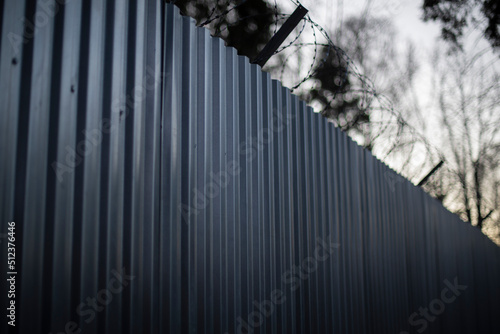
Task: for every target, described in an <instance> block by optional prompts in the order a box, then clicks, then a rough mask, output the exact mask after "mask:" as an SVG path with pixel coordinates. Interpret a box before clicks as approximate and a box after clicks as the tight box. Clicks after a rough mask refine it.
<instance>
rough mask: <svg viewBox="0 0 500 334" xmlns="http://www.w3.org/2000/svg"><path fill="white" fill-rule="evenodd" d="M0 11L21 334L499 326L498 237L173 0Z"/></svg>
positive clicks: (480, 329)
mask: <svg viewBox="0 0 500 334" xmlns="http://www.w3.org/2000/svg"><path fill="white" fill-rule="evenodd" d="M47 4H49V5H47ZM50 4H51V5H50ZM0 7H1V8H2V9H3V12H2V24H1V28H0V29H2V43H1V49H0V96H1V101H2V105H1V113H0V122H1V129H2V132H1V138H2V139H1V142H0V158H1V164H0V182H1V190H2V191H1V192H0V218H1V230H0V233H2V235H1V236H2V239H1V240H2V242H1V243H0V245H1V256H2V262H1V263H2V274H1V283H0V285H1V291H2V292H1V295H2V297H1V305H0V306H1V308H2V309H3V310H4V312H6V315H9V312H10V311H9V310H7V311H5V310H6V309H7V308H8V307H9V306H10V302H11V300H15V306H16V307H15V324H16V327H15V328H16V329H17V330H19V332H20V333H49V332H50V333H59V332H64V333H77V332H78V330H79V329H81V333H384V334H385V333H400V332H402V331H403V332H404V331H407V332H412V333H413V332H419V333H424V332H425V333H498V332H500V325H499V322H498V314H500V249H499V248H498V247H497V246H496V245H495V244H493V243H492V242H491V241H490V240H489V239H487V238H486V237H485V236H484V235H483V234H482V233H481V232H480V231H478V230H477V229H476V228H474V227H472V226H470V225H469V224H467V223H464V222H462V221H460V219H459V218H458V217H456V216H455V215H453V214H451V213H449V212H448V211H447V210H446V209H444V208H443V206H442V205H441V204H440V203H439V202H437V201H436V200H434V199H432V198H431V197H429V196H428V195H427V194H425V193H424V192H423V191H422V190H421V189H419V188H417V187H415V186H414V185H412V184H411V183H410V182H408V181H407V180H405V179H403V178H402V177H400V176H399V175H397V174H396V173H394V172H393V171H391V170H390V169H389V168H388V167H386V166H385V165H384V164H382V163H381V162H379V161H378V160H376V159H375V158H374V157H373V156H372V155H371V154H370V152H368V151H366V150H363V149H362V148H360V147H358V146H357V145H356V144H355V143H354V142H353V141H352V140H350V139H349V138H348V137H347V136H346V135H345V134H344V133H342V132H341V131H339V130H338V129H336V128H334V127H333V125H331V124H330V123H328V122H326V121H325V119H324V118H322V117H321V116H319V115H318V114H315V113H313V111H312V110H311V108H310V107H307V106H306V105H305V103H304V102H303V101H300V100H299V99H298V98H297V97H296V96H293V95H292V94H290V91H289V90H288V89H286V88H284V87H282V86H281V84H280V83H279V82H278V81H275V80H272V79H271V78H270V76H269V75H268V74H267V73H263V72H262V71H261V70H260V68H259V67H258V66H257V65H251V64H249V61H248V59H246V58H244V57H241V56H238V55H237V54H236V51H235V50H234V49H231V48H226V47H225V46H224V44H223V42H222V41H221V40H219V39H216V38H212V37H210V36H209V33H208V31H207V30H205V29H200V28H196V27H195V25H194V23H193V21H192V20H190V19H188V18H186V17H181V16H180V15H179V13H178V11H177V9H176V8H175V7H173V6H172V5H165V4H163V3H162V1H159V0H158V1H153V0H151V1H137V2H135V1H132V2H125V1H113V0H108V1H104V0H102V1H97V0H95V1H80V0H73V1H71V0H67V1H65V2H64V4H63V2H62V1H58V2H54V1H38V2H35V1H22V0H16V1H14V0H4V1H2V2H0ZM22 18H24V19H22ZM30 24H31V26H33V29H32V30H33V33H32V32H31V30H30V29H31V28H30ZM16 36H17V37H20V38H21V39H20V40H19V39H18V38H17V37H16ZM16 38H17V39H16ZM16 41H17V42H16ZM19 41H20V42H19ZM12 221H13V222H15V238H16V239H15V247H16V259H15V261H16V262H15V268H14V269H15V271H16V272H17V274H16V275H14V277H15V297H14V298H11V297H8V296H7V292H8V291H9V289H11V288H12V285H11V281H7V278H10V277H11V276H12V275H7V274H6V272H8V271H11V270H9V269H6V267H7V259H8V251H7V250H8V247H7V242H8V241H7V239H8V232H9V230H8V227H9V226H8V224H7V222H12ZM9 247H10V246H9ZM12 271H13V270H12ZM10 319H11V318H9V317H5V315H4V316H3V320H2V322H1V325H0V328H1V332H3V333H5V332H7V330H8V329H11V330H12V329H13V327H12V326H10V325H8V323H7V322H8V321H10Z"/></svg>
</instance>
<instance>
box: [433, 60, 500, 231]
mask: <svg viewBox="0 0 500 334" xmlns="http://www.w3.org/2000/svg"><path fill="white" fill-rule="evenodd" d="M487 55H488V53H485V52H480V53H477V54H474V55H472V56H470V55H468V54H467V53H464V52H455V53H453V54H448V55H446V56H443V53H442V52H436V53H435V54H434V56H433V60H432V68H433V69H434V70H435V73H434V79H435V80H434V87H433V91H434V92H435V96H434V101H435V110H436V111H437V113H436V116H437V119H438V124H439V126H437V127H433V128H432V129H430V131H431V132H432V133H433V134H434V135H433V136H434V138H435V139H436V140H437V143H438V145H439V147H440V150H441V153H442V154H443V156H444V157H445V159H446V162H447V168H445V169H442V170H441V171H440V173H438V174H437V175H436V176H435V177H434V178H433V180H432V181H431V182H429V183H428V184H427V185H426V186H425V189H426V190H427V191H428V192H430V193H431V194H433V195H434V196H436V197H437V198H439V199H441V200H444V203H445V204H446V205H447V206H448V208H450V209H451V210H452V211H455V212H456V213H457V214H459V215H460V216H461V217H462V218H463V219H464V220H467V221H469V222H470V223H471V224H472V225H475V226H477V227H478V228H480V229H483V228H485V227H487V228H488V229H491V228H492V227H496V228H498V227H499V225H500V219H499V213H498V210H499V209H500V203H499V188H500V80H499V79H500V76H499V73H498V72H497V70H496V67H495V63H496V57H492V58H491V59H490V62H488V60H487V58H488V56H487ZM492 62H493V63H492ZM487 225H488V226H487Z"/></svg>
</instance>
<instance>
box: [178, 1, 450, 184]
mask: <svg viewBox="0 0 500 334" xmlns="http://www.w3.org/2000/svg"><path fill="white" fill-rule="evenodd" d="M288 1H289V2H290V3H291V4H292V5H293V6H294V7H296V6H299V5H301V3H300V2H299V1H294V0H288ZM175 2H176V1H174V3H175ZM246 3H247V0H241V1H237V2H235V1H231V0H227V1H225V2H224V5H223V6H221V5H220V1H219V0H217V1H215V4H214V7H213V8H211V10H210V12H209V15H208V17H207V18H206V19H205V20H204V21H203V22H201V23H200V24H199V26H202V27H207V28H209V29H211V30H212V31H213V32H214V33H215V34H216V35H217V36H221V35H222V33H224V32H225V31H226V30H228V29H230V27H232V26H235V25H238V24H241V23H244V21H246V20H249V19H251V18H256V17H259V16H271V17H273V19H272V20H271V21H272V22H271V23H269V25H268V26H269V27H266V28H269V29H271V31H272V34H273V35H274V34H276V32H277V31H278V29H279V28H280V27H281V26H282V25H283V23H284V22H285V21H286V20H287V19H288V18H289V17H290V16H291V14H290V13H283V12H282V11H281V9H280V7H279V5H278V2H277V0H273V1H271V3H268V5H269V6H268V12H265V13H260V14H255V15H249V16H245V17H236V19H235V20H234V21H233V22H230V20H227V19H226V18H227V16H228V15H229V14H230V13H232V12H233V11H235V10H237V9H238V8H239V7H241V6H242V5H244V4H246ZM223 19H224V20H225V22H224V28H222V29H220V28H219V29H217V28H216V27H217V26H220V22H218V21H222V20H223ZM271 26H273V28H271ZM308 50H310V51H308ZM299 54H301V55H303V54H308V55H307V56H306V57H303V56H300V58H301V61H302V60H304V59H307V60H308V64H307V65H306V66H305V67H304V64H302V63H300V64H296V67H297V69H296V70H295V71H294V70H292V65H291V63H292V62H294V61H295V62H296V61H297V58H298V55H299ZM279 55H281V56H279ZM274 56H279V59H276V57H272V58H271V60H270V63H269V64H266V66H265V67H264V69H265V70H268V71H270V72H271V74H272V75H277V77H278V79H279V80H280V81H281V82H282V83H283V85H284V86H288V87H289V88H290V90H291V91H292V92H294V93H298V94H299V95H300V96H301V97H307V93H308V92H309V91H311V90H313V89H315V88H317V86H318V78H317V76H318V73H320V72H321V71H322V69H323V68H324V66H325V65H326V64H327V62H328V61H329V60H330V59H336V62H337V63H338V64H343V65H344V66H343V67H344V69H343V71H341V73H340V74H341V75H340V77H339V75H338V74H339V73H336V75H337V77H336V78H333V79H334V80H333V82H336V85H337V86H338V87H342V86H344V84H345V83H346V82H347V81H348V80H350V81H353V82H352V86H353V87H357V88H351V89H350V90H349V92H348V93H349V94H355V95H356V96H357V97H358V98H359V99H360V101H361V102H360V103H361V106H360V109H361V110H363V111H365V112H367V113H368V114H370V115H373V114H374V113H378V116H377V117H379V118H380V119H383V121H376V120H370V123H371V130H370V131H372V133H371V136H372V141H373V143H372V144H373V145H374V151H377V153H378V154H379V159H380V160H381V161H383V162H386V161H387V159H388V158H389V157H390V156H391V155H393V154H395V152H399V153H401V152H402V151H403V150H407V151H408V152H409V153H408V154H409V156H408V157H407V158H406V159H405V161H404V162H403V163H402V164H401V166H400V167H399V168H397V167H396V171H397V172H399V173H403V172H404V171H405V169H406V167H407V166H408V165H409V164H410V163H411V155H412V154H413V152H415V151H416V149H415V146H416V145H421V146H423V147H424V149H425V151H426V152H427V153H426V154H427V156H434V157H436V160H437V158H444V154H443V153H442V152H440V150H439V149H438V148H437V147H435V146H434V145H433V144H432V143H430V142H429V141H428V140H427V138H425V136H424V135H422V134H421V133H420V132H419V131H418V130H417V129H415V128H414V127H413V126H412V125H411V124H410V123H409V122H407V121H406V120H405V117H404V116H403V114H402V113H401V112H400V111H399V110H397V108H395V106H394V104H393V102H392V101H391V99H390V97H388V96H386V95H385V94H383V93H381V92H379V91H377V89H376V86H375V83H374V82H373V81H372V80H371V78H369V77H368V76H367V75H366V74H365V73H363V71H362V70H360V69H359V68H358V66H357V64H356V62H355V61H354V60H353V59H352V57H351V56H350V55H349V54H348V53H347V52H346V51H344V50H343V49H342V48H341V47H340V46H338V45H336V44H335V43H334V42H333V40H332V38H331V37H330V35H329V33H328V32H327V31H326V29H324V28H323V27H322V26H321V25H320V24H319V23H318V22H316V21H315V20H314V19H312V18H311V16H310V14H309V13H308V14H306V15H305V16H304V18H303V19H302V20H301V23H300V24H299V25H297V27H296V28H295V29H294V33H293V34H291V35H290V36H289V37H288V38H287V39H286V40H285V42H284V43H283V46H281V47H279V48H278V49H277V50H276V51H275V52H274ZM304 68H305V70H304ZM290 73H298V77H297V78H296V80H295V81H293V80H291V75H290ZM344 93H346V92H342V91H340V90H339V91H333V97H332V99H333V100H335V99H336V98H337V97H338V95H339V94H344ZM308 102H314V100H309V101H308ZM337 125H338V124H337ZM403 135H404V136H407V137H409V139H406V140H405V141H402V140H401V139H402V138H403ZM377 143H381V144H377ZM365 144H367V143H365ZM430 153H432V154H430ZM435 162H437V161H435ZM430 163H432V162H431V161H428V160H427V159H426V160H425V161H424V162H423V165H425V166H426V167H428V166H429V164H430ZM423 167H424V166H417V168H415V171H419V172H421V171H422V168H423ZM393 168H394V166H393ZM417 174H418V173H413V174H411V173H406V175H404V176H405V177H408V178H410V179H412V178H415V177H416V176H418V175H417Z"/></svg>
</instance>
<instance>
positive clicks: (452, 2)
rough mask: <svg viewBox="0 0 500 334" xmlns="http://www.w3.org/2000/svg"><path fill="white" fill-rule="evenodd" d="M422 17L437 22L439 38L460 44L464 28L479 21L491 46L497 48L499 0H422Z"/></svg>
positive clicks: (499, 36)
mask: <svg viewBox="0 0 500 334" xmlns="http://www.w3.org/2000/svg"><path fill="white" fill-rule="evenodd" d="M422 8H423V11H424V20H425V21H428V20H433V21H438V22H440V24H441V26H442V29H441V32H442V37H443V38H444V39H445V40H447V41H450V42H451V43H452V44H453V45H454V46H456V47H458V48H461V47H462V41H461V39H462V37H463V34H464V29H465V28H467V27H469V26H471V25H476V24H479V25H480V26H481V29H482V30H483V31H482V33H483V34H484V37H485V38H486V39H487V40H488V41H489V43H490V44H491V46H492V47H493V49H495V50H496V51H499V50H500V31H499V26H500V1H499V0H424V3H423V5H422Z"/></svg>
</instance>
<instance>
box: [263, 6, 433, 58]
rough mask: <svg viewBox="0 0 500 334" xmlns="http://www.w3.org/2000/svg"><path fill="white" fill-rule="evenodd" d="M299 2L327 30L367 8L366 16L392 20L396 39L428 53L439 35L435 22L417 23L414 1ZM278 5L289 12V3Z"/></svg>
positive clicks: (417, 12)
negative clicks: (342, 19) (421, 48)
mask: <svg viewBox="0 0 500 334" xmlns="http://www.w3.org/2000/svg"><path fill="white" fill-rule="evenodd" d="M271 2H272V1H271ZM300 2H301V3H302V4H303V5H304V7H306V8H307V9H308V10H309V15H310V16H311V18H312V19H313V20H314V21H316V22H318V23H319V24H321V25H322V26H323V27H324V28H327V29H329V30H333V29H332V28H335V27H338V26H339V24H340V18H344V19H345V18H347V17H349V16H351V15H357V14H359V13H360V12H362V11H363V10H366V8H367V6H369V7H368V10H369V13H370V14H372V15H376V16H385V17H390V18H392V19H393V22H394V24H395V27H396V29H397V30H398V35H399V39H398V40H400V41H401V42H404V41H406V40H408V39H410V40H412V41H413V42H414V43H415V44H417V45H419V46H422V47H423V48H425V49H426V50H430V49H432V47H433V45H434V42H435V40H436V38H437V37H438V36H439V33H440V28H439V25H438V24H437V23H434V22H423V21H422V20H421V16H422V10H421V8H420V7H421V3H422V1H418V0H417V1H411V0H349V1H343V0H301V1H300ZM278 3H279V4H280V5H281V6H283V8H286V9H288V10H293V3H292V2H291V1H290V0H278Z"/></svg>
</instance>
